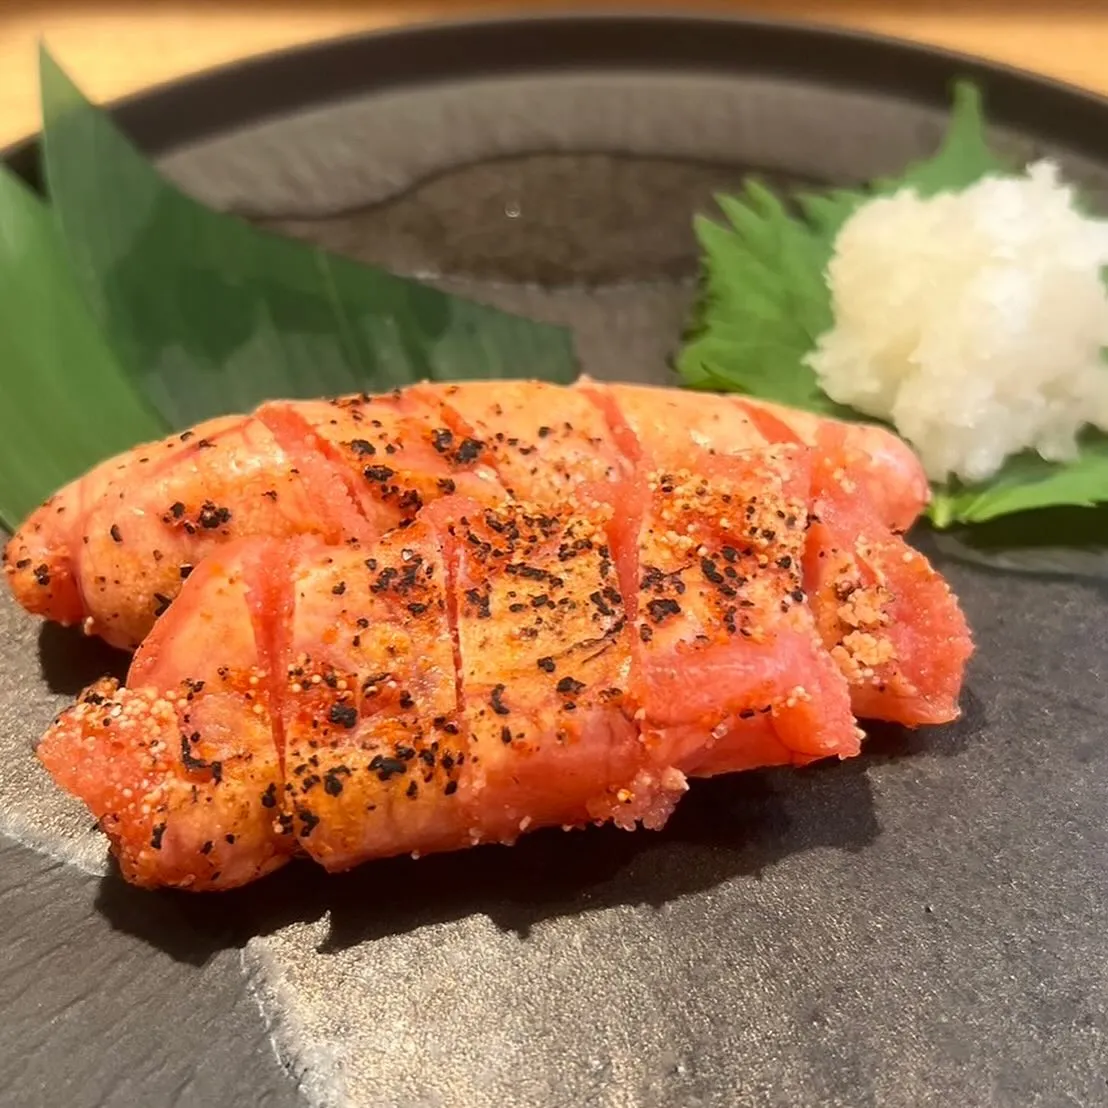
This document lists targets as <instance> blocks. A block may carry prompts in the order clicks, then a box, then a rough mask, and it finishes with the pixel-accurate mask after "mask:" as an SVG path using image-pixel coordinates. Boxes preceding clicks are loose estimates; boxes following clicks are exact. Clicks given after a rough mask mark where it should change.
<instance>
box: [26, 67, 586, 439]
mask: <svg viewBox="0 0 1108 1108" xmlns="http://www.w3.org/2000/svg"><path fill="white" fill-rule="evenodd" d="M40 61H41V82H42V99H43V126H44V130H43V133H44V149H45V164H46V175H47V181H48V185H49V193H50V200H51V203H52V205H53V207H54V210H55V212H56V215H57V219H58V223H59V226H60V228H61V231H62V236H63V239H64V241H65V245H66V248H67V250H68V253H69V257H70V260H71V262H72V264H73V269H74V273H75V275H76V279H77V281H78V284H79V285H80V288H81V290H82V291H83V293H84V295H85V297H86V299H87V300H88V302H89V304H90V305H91V307H92V309H93V313H94V315H95V316H96V318H97V319H98V320H99V321H100V323H101V325H102V326H103V328H104V330H105V333H106V334H107V336H108V339H109V341H110V343H111V345H112V347H113V349H114V350H115V351H116V352H117V354H118V356H119V359H120V361H121V363H122V364H123V366H124V368H125V369H126V370H127V371H128V372H129V373H130V374H132V375H133V377H134V379H135V380H136V382H137V383H138V384H139V385H140V387H141V389H142V391H143V392H144V393H145V395H146V396H148V397H149V399H150V402H151V403H152V404H153V406H154V407H155V408H156V409H157V411H158V412H160V413H161V414H162V415H163V416H164V417H165V418H166V419H167V420H168V421H169V422H170V423H171V424H172V425H173V426H174V427H180V426H184V425H188V424H192V423H195V422H197V421H199V420H201V419H204V418H207V417H209V416H212V415H216V414H221V413H226V412H233V411H243V410H248V409H250V408H251V407H253V406H254V405H256V404H258V403H259V402H261V401H263V400H265V399H268V398H273V397H278V396H282V397H312V396H321V395H331V394H336V393H342V392H352V391H363V390H364V391H369V392H379V391H385V390H388V389H391V388H395V387H397V386H402V385H407V384H410V383H412V382H414V381H417V380H421V379H426V378H430V379H434V380H453V379H459V378H467V377H485V378H489V377H523V376H527V377H540V378H544V379H546V380H549V381H568V380H571V379H572V378H573V377H574V376H576V363H575V359H574V354H573V348H572V342H571V338H570V335H569V333H568V332H567V331H565V330H563V329H562V328H558V327H553V326H548V325H545V324H541V323H537V322H534V321H532V320H527V319H522V318H519V317H516V316H512V315H509V314H507V313H504V312H500V311H497V310H495V309H493V308H489V307H485V306H482V305H479V304H475V303H472V302H470V301H468V300H463V299H461V298H459V297H455V296H451V295H448V294H446V293H443V292H440V291H438V290H436V289H433V288H430V287H428V286H426V285H422V284H420V283H418V282H416V281H413V280H408V279H405V278H402V277H397V276H394V275H392V274H390V273H387V272H384V271H382V270H379V269H375V268H373V267H370V266H365V265H362V264H359V263H357V262H355V261H352V260H350V259H347V258H343V257H339V256H337V255H333V254H329V253H327V252H326V251H323V250H320V249H317V248H315V247H312V246H310V245H307V244H304V243H300V242H296V241H293V240H291V239H287V238H283V237H280V236H277V235H274V234H271V233H269V232H265V231H262V230H259V229H257V228H254V227H252V226H250V225H249V224H247V223H245V222H243V221H241V220H239V219H237V218H235V217H234V216H230V215H227V214H223V213H219V212H215V211H213V210H211V209H209V208H206V207H205V206H204V205H202V204H200V203H198V202H196V201H195V200H193V199H191V198H190V197H188V196H186V195H185V194H184V193H182V192H181V191H180V190H178V189H177V188H175V187H174V186H173V185H171V184H170V183H169V182H168V181H166V180H165V179H164V178H163V177H162V176H161V174H159V173H158V171H157V170H156V169H155V168H154V167H153V166H152V165H151V164H150V163H149V162H148V161H147V160H146V158H145V157H143V155H141V154H140V153H139V152H138V151H137V150H136V149H135V147H134V146H132V144H131V143H130V142H129V141H128V140H127V139H126V138H125V137H124V136H123V134H122V133H121V132H120V131H119V130H118V128H117V127H116V126H115V124H114V123H113V122H112V121H111V119H110V118H109V117H108V115H107V114H106V113H104V112H103V111H101V110H100V109H98V108H96V107H94V106H93V105H92V104H90V103H89V102H88V100H86V99H85V97H84V96H83V95H82V94H81V92H80V91H79V90H78V89H77V88H76V86H75V85H74V84H73V83H72V82H71V81H70V80H69V79H68V77H66V75H65V74H64V73H63V72H62V70H61V69H60V68H59V67H58V65H57V64H56V63H55V62H54V61H53V59H52V58H51V57H50V56H49V54H48V53H46V51H45V50H44V51H43V52H42V54H41V59H40Z"/></svg>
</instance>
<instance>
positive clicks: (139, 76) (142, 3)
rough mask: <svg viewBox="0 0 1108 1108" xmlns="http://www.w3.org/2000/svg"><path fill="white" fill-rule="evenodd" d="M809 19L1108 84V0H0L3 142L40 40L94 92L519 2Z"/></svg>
mask: <svg viewBox="0 0 1108 1108" xmlns="http://www.w3.org/2000/svg"><path fill="white" fill-rule="evenodd" d="M667 8H668V9H670V10H675V9H679V10H680V11H682V12H684V13H691V12H694V11H703V12H706V13H716V14H720V13H732V14H748V15H759V16H775V17H779V18H788V19H805V20H810V21H817V22H821V23H828V24H837V25H840V26H847V27H853V28H860V29H864V30H872V31H877V32H881V33H885V34H891V35H897V36H901V37H904V38H910V39H916V40H918V41H922V42H929V43H934V44H937V45H940V46H945V47H948V48H950V49H954V50H960V51H965V52H969V53H974V54H981V55H985V56H987V57H991V58H993V59H996V60H999V61H1002V62H1007V63H1009V64H1011V65H1016V66H1021V67H1023V68H1027V69H1033V70H1037V71H1038V72H1040V73H1046V74H1048V75H1050V76H1053V77H1057V78H1059V79H1061V80H1065V81H1069V82H1072V83H1074V84H1079V85H1083V86H1085V87H1086V88H1090V89H1095V90H1096V91H1099V92H1103V93H1106V94H1108V61H1106V59H1108V0H683V2H680V0H674V2H671V3H670V4H658V3H650V2H649V0H605V2H603V3H597V2H596V0H561V2H560V3H551V2H534V0H387V2H372V0H360V2H359V0H346V2H341V0H301V2H300V3H293V2H289V0H284V2H280V0H279V2H273V0H268V2H267V0H53V2H51V0H0V145H5V144H7V143H8V142H11V141H13V140H14V139H17V138H19V137H21V136H22V135H25V134H27V133H29V132H31V131H33V130H36V129H37V127H38V120H39V109H38V102H37V88H38V82H37V78H36V60H35V46H36V43H37V42H38V41H39V40H40V39H45V40H46V41H47V42H49V44H50V47H51V49H52V50H53V51H54V53H55V56H56V57H58V58H59V60H60V61H61V62H62V63H63V65H65V66H66V67H67V68H68V69H69V71H70V72H71V73H72V75H73V76H74V77H75V78H76V79H77V80H78V81H79V82H80V84H81V86H82V88H84V90H85V91H86V92H88V93H89V94H91V95H92V96H93V97H95V98H97V99H112V98H114V97H118V96H121V95H125V94H126V93H128V92H132V91H134V90H136V89H139V88H142V87H144V86H147V85H151V84H156V83H158V82H161V81H166V80H170V79H172V78H173V77H177V76H180V75H182V74H185V73H189V72H193V71H196V70H198V69H204V68H207V67H209V66H213V65H218V64H221V63H224V62H228V61H232V60H234V59H235V58H239V57H244V56H247V55H249V54H256V53H262V52H265V51H269V50H275V49H280V48H282V47H286V46H291V45H294V44H296V43H301V42H306V41H311V40H313V39H322V38H330V37H334V36H336V35H344V34H350V33H353V32H357V31H363V30H370V29H373V28H383V27H389V26H396V25H399V24H403V23H411V22H415V21H418V20H433V19H449V18H464V17H467V16H491V15H504V14H509V13H518V12H521V11H524V12H525V11H534V12H539V11H542V12H550V11H568V10H575V11H589V10H604V11H615V10H638V11H645V10H656V9H662V10H665V9H667Z"/></svg>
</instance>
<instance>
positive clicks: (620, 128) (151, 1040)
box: [0, 17, 1108, 1108]
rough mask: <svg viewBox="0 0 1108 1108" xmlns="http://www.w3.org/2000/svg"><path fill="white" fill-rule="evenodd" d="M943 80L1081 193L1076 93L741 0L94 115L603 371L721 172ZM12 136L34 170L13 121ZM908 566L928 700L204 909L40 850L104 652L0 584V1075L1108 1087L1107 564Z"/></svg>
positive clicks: (1013, 1089) (111, 1081)
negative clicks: (835, 743) (521, 837)
mask: <svg viewBox="0 0 1108 1108" xmlns="http://www.w3.org/2000/svg"><path fill="white" fill-rule="evenodd" d="M964 73H968V74H970V75H972V76H975V77H977V78H978V79H979V80H980V81H981V82H982V83H983V85H984V87H985V89H986V92H987V95H988V99H989V105H990V115H991V117H992V118H993V119H994V120H995V121H996V123H997V125H998V130H997V134H996V137H997V139H998V141H1000V142H1002V143H1004V144H1006V145H1007V146H1008V147H1009V148H1010V149H1012V150H1015V151H1017V152H1020V153H1023V154H1027V155H1029V154H1031V153H1033V152H1043V151H1045V152H1050V153H1052V154H1054V155H1055V156H1057V157H1059V158H1060V159H1061V161H1062V163H1063V166H1064V168H1065V169H1066V171H1067V172H1068V173H1069V174H1070V175H1071V176H1073V177H1074V178H1076V179H1077V180H1079V181H1081V182H1082V183H1083V184H1085V185H1086V186H1087V187H1088V188H1089V190H1090V191H1091V192H1092V193H1093V194H1094V195H1098V196H1099V197H1100V198H1101V200H1102V201H1103V200H1104V198H1105V192H1106V191H1108V137H1106V136H1108V106H1106V105H1105V104H1104V103H1103V102H1102V101H1100V100H1098V99H1096V98H1094V97H1091V96H1087V95H1084V94H1082V93H1079V92H1076V91H1074V90H1069V89H1065V88H1062V87H1059V86H1056V85H1052V84H1049V83H1047V82H1045V81H1040V80H1037V79H1035V78H1032V77H1029V76H1025V75H1021V74H1017V73H1013V72H1011V71H1005V70H1001V69H998V68H994V67H991V66H988V65H984V64H981V63H976V62H972V61H969V60H966V59H957V58H952V57H950V56H948V55H944V54H940V53H938V52H934V51H928V50H923V49H919V48H915V47H909V46H904V45H899V44H894V43H888V42H882V41H878V40H874V39H868V38H864V37H859V36H849V35H843V34H837V33H828V32H822V31H816V30H809V29H801V28H791V27H784V26H775V25H768V24H762V23H748V22H738V21H734V22H720V21H698V20H693V19H685V18H675V19H671V20H666V19H662V18H658V17H653V18H641V19H636V18H628V17H619V18H591V19H590V18H580V17H575V18H566V19H550V20H547V19H543V20H539V19H531V20H519V21H506V22H497V23H484V24H474V25H468V26H459V27H437V28H430V29H420V30H412V31H403V32H399V33H394V34H390V35H387V36H379V37H371V38H364V39H356V40H351V41H346V42H341V43H336V44H325V45H322V46H318V47H312V48H309V49H306V50H301V51H295V52H292V53H289V54H285V55H281V56H278V57H275V58H266V59H262V60H261V61H255V62H250V63H248V64H244V65H241V66H236V67H233V68H231V69H228V70H224V71H221V72H219V73H215V74H212V75H207V76H202V77H199V78H196V79H193V80H190V81H186V82H184V83H181V84H179V85H175V86H172V87H169V88H166V89H162V90H158V91H155V92H152V93H149V94H146V95H143V96H141V97H139V98H137V99H135V100H133V101H130V102H128V103H127V104H125V105H123V106H122V107H121V108H120V110H119V117H120V119H121V121H122V122H123V123H124V125H125V126H126V127H127V128H128V129H129V130H130V131H131V133H132V134H134V135H135V136H136V138H137V139H138V140H139V141H140V142H141V143H142V144H143V145H144V146H145V147H146V148H147V149H149V150H151V151H153V152H155V153H156V154H157V155H159V156H160V157H161V158H162V160H163V164H164V165H165V167H166V169H167V170H168V171H169V172H170V173H172V174H173V175H174V176H175V177H176V178H177V179H178V180H180V181H181V182H182V183H183V184H184V185H185V186H186V187H188V188H189V189H190V190H192V191H193V192H195V193H196V194H197V195H200V196H201V197H203V198H204V199H207V200H209V201H210V202H212V203H215V204H218V205H221V206H224V207H228V208H231V209H234V210H237V211H240V212H242V213H243V214H245V215H248V216H250V217H251V218H255V219H259V220H263V221H265V222H268V223H271V224H274V225H277V226H281V227H284V228H286V229H287V230H289V231H290V232H292V233H296V234H302V235H305V236H308V237H312V238H316V239H319V240H320V241H324V242H326V243H328V244H330V245H333V246H337V247H339V248H342V249H346V250H349V251H351V252H353V253H356V254H359V255H361V256H363V257H366V258H368V259H372V260H376V261H380V262H384V263H386V264H388V265H390V266H392V267H394V268H397V269H403V270H406V271H409V272H414V273H420V274H425V275H433V276H434V277H435V278H436V279H438V280H441V281H442V282H443V283H444V284H446V285H448V286H450V287H452V288H459V289H464V290H466V291H468V292H470V293H471V294H474V295H478V296H481V297H484V298H486V299H489V300H492V301H495V302H497V303H501V304H504V305H507V306H512V307H515V308H518V309H523V310H528V311H531V312H533V313H535V314H536V315H540V316H543V317H545V318H551V319H556V320H564V321H566V322H568V323H570V324H572V325H573V326H574V327H575V329H576V331H577V335H578V342H579V349H580V352H581V354H582V358H583V360H584V362H585V365H586V368H587V369H588V370H590V371H591V372H593V373H596V374H598V375H604V376H609V377H625V378H645V379H651V380H667V379H668V377H667V369H666V356H667V355H668V353H669V352H671V350H672V349H673V347H674V344H675V342H676V338H677V335H678V333H679V328H680V324H681V321H682V318H683V312H684V310H685V307H686V305H687V303H688V300H689V297H690V295H691V291H692V281H693V278H694V274H695V249H694V244H693V241H692V237H691V234H690V230H689V223H690V216H691V214H692V213H693V211H694V210H697V209H704V208H705V207H707V206H708V204H709V203H710V196H711V193H712V191H713V190H715V189H720V188H727V187H729V186H731V185H732V184H734V183H735V182H737V181H738V180H739V179H740V178H741V177H742V176H743V174H744V173H745V172H747V171H749V170H750V169H757V170H759V171H762V172H764V173H765V174H767V175H768V176H770V177H773V178H777V179H783V180H790V181H796V180H804V181H814V182H835V183H839V182H844V181H850V180H854V179H857V178H862V177H870V176H874V175H876V174H879V173H883V172H888V171H895V170H896V169H897V168H898V167H900V166H901V165H902V164H903V163H904V161H905V160H906V159H908V158H910V157H913V156H916V155H918V154H921V153H924V152H926V151H927V150H928V149H929V148H930V147H931V146H932V145H933V144H934V141H935V139H936V137H937V135H938V133H939V130H940V127H941V122H942V118H943V112H944V109H945V106H946V102H947V87H948V83H949V81H950V79H951V78H952V77H954V76H956V75H958V74H964ZM77 76H78V77H79V74H78V75H77ZM11 159H12V161H13V163H14V164H16V165H17V166H18V167H19V168H20V169H21V171H22V172H24V173H25V174H26V175H27V176H28V178H29V179H32V180H33V179H34V177H35V173H34V165H35V162H34V152H33V150H32V149H31V148H30V147H25V148H21V149H20V150H17V151H14V152H12V154H11ZM920 541H921V543H923V544H924V545H925V547H927V548H928V549H929V550H930V549H931V542H930V539H929V537H928V536H927V535H926V534H925V535H922V536H920ZM939 560H940V562H941V563H942V564H943V568H944V569H945V570H946V571H947V572H948V574H949V576H950V578H951V580H952V582H953V584H954V586H955V588H956V589H957V591H958V592H959V594H960V595H961V597H962V598H963V601H964V604H965V607H966V609H967V612H968V614H969V617H970V620H971V622H972V624H973V626H974V628H975V631H976V635H977V640H978V644H979V652H978V655H977V657H976V659H975V660H974V662H973V665H972V668H971V672H970V677H969V682H968V688H967V691H966V696H965V705H966V716H965V719H964V721H963V722H961V723H960V724H958V725H957V726H954V727H949V728H944V729H940V730H937V731H934V732H931V733H926V734H913V735H909V734H906V733H903V732H898V731H895V730H886V731H882V732H880V733H878V734H876V735H875V736H874V738H873V740H872V742H871V745H870V748H869V751H868V754H867V756H866V757H864V758H862V759H859V760H856V761H854V762H852V763H849V764H843V765H834V766H822V767H817V768H814V769H811V770H808V771H805V772H800V773H785V772H765V773H761V772H760V773H751V774H746V775H743V776H741V777H737V778H733V779H726V780H719V781H715V782H710V783H704V784H700V785H697V786H696V787H695V788H694V790H693V793H692V795H691V796H690V797H688V798H687V799H686V801H685V802H684V804H683V805H682V807H681V809H680V811H679V813H678V815H677V816H676V817H675V819H674V820H673V823H672V824H671V826H670V827H669V828H668V829H667V830H666V831H665V832H664V833H662V834H650V833H640V834H638V835H634V836H630V835H625V834H620V833H615V832H611V833H609V832H604V831H601V832H596V833H593V832H589V833H588V834H586V835H580V836H561V835H559V834H540V835H537V836H534V837H533V838H531V839H530V840H527V841H525V842H523V843H521V844H520V845H519V846H518V847H516V848H515V849H514V850H512V851H506V850H502V849H485V850H481V851H474V852H470V853H469V854H468V855H465V856H457V857H450V858H434V859H425V860H423V861H421V862H419V863H412V862H410V861H408V860H401V861H395V862H389V863H385V864H382V865H376V866H368V867H364V868H363V869H362V870H360V871H357V872H355V873H353V874H350V875H347V876H345V877H342V878H334V879H325V878H323V877H322V876H320V874H318V873H316V872H314V871H312V870H309V869H307V867H304V868H293V869H290V870H288V871H286V872H284V873H282V874H280V875H278V876H276V877H275V878H273V879H271V880H269V881H267V882H265V883H263V884H261V885H259V886H257V887H255V888H252V889H248V890H245V891H243V892H241V893H236V894H231V895H227V896H224V897H213V898H186V897H181V896H169V895H166V896H156V895H150V894H142V893H138V892H136V891H134V890H132V889H130V888H128V887H126V886H124V885H122V884H121V883H120V882H119V881H118V879H117V878H115V877H114V876H112V875H111V874H110V872H108V874H107V875H106V876H96V875H94V873H89V872H83V871H82V870H81V869H78V868H74V867H73V866H72V865H69V864H65V863H64V862H62V861H58V860H57V859H59V858H61V859H69V860H73V859H77V860H79V861H81V863H82V865H83V866H84V867H85V871H90V870H91V871H96V870H97V869H98V868H101V869H102V868H103V867H102V865H101V856H102V850H101V848H100V845H99V842H98V840H97V839H96V837H95V836H93V835H91V834H90V833H89V832H88V827H87V818H85V817H82V816H81V815H80V811H79V809H78V808H76V807H75V806H72V805H66V804H65V803H63V802H61V801H60V800H59V799H58V798H57V797H56V796H55V794H54V793H53V791H52V790H51V789H50V787H49V786H48V785H47V784H46V783H45V782H44V781H43V779H42V776H41V775H40V774H39V773H38V771H37V768H36V766H35V763H34V762H33V760H32V759H31V756H30V744H31V742H32V741H33V739H34V737H35V736H36V735H37V733H38V732H39V731H40V730H41V727H42V725H43V724H44V723H45V722H46V721H47V720H48V718H49V717H50V715H51V714H52V712H53V711H55V710H56V709H57V707H59V706H60V705H61V704H62V703H64V702H65V700H66V699H67V698H68V697H69V696H71V695H72V694H73V693H74V692H75V691H76V689H77V688H78V687H79V686H80V684H81V683H82V682H84V681H86V680H88V679H89V678H90V677H91V676H93V675H95V674H96V673H98V672H99V671H101V670H102V669H104V668H106V667H110V666H113V665H118V663H119V659H118V658H113V657H109V656H107V655H106V654H103V653H101V652H98V651H97V650H96V648H95V647H94V646H92V645H91V644H89V643H85V642H82V641H81V640H79V639H78V638H77V637H75V636H71V635H68V634H66V633H62V632H59V631H57V630H56V629H46V630H41V631H40V629H39V628H38V627H37V626H36V625H35V624H33V623H32V622H31V621H30V620H28V619H26V618H24V617H23V616H22V614H21V613H18V612H17V611H15V610H14V608H13V606H12V604H11V602H10V601H9V600H8V598H7V596H6V595H5V596H4V597H3V598H2V599H0V752H2V754H3V757H2V758H0V810H2V812H3V819H4V823H3V826H4V827H5V828H6V829H7V830H8V831H9V832H10V833H11V835H12V836H13V840H12V841H10V842H8V843H7V844H6V845H4V847H3V849H2V850H0V933H2V934H3V936H4V940H5V941H4V943H3V947H2V953H0V1005H2V1007H0V1010H2V1011H3V1016H4V1018H3V1019H2V1020H0V1103H3V1104H12V1105H19V1106H21V1108H22V1106H31V1105H44V1106H46V1105H49V1106H56V1105H63V1104H64V1105H73V1106H84V1105H89V1106H91V1105H111V1106H115V1105H120V1106H122V1105H162V1104H174V1105H204V1106H209V1105H211V1106H216V1105H220V1106H222V1105H229V1104H264V1105H271V1106H279V1105H293V1104H296V1103H300V1102H303V1101H304V1099H305V1098H309V1099H310V1100H312V1101H313V1102H315V1103H330V1104H340V1103H349V1104H352V1105H362V1104H366V1105H374V1106H376V1105H401V1104H404V1105H407V1104H412V1105H415V1104H419V1105H424V1104H427V1105H440V1104H441V1105H451V1106H453V1105H462V1106H466V1108H468V1106H470V1105H473V1106H478V1105H486V1104H488V1105H494V1104H495V1105H506V1104H512V1105H525V1106H530V1105H566V1106H570V1105H573V1106H576V1105H586V1104H594V1105H613V1106H616V1105H619V1106H623V1105H644V1106H663V1105H664V1106H678V1105H735V1104H751V1105H754V1104H757V1105H765V1104H781V1105H784V1104H789V1105H817V1104H820V1105H826V1104H843V1105H857V1104H874V1105H876V1104H881V1105H905V1106H907V1105H920V1104H930V1103H935V1104H958V1105H986V1104H989V1105H991V1104H1012V1105H1031V1104H1042V1105H1062V1104H1071V1105H1072V1104H1080V1105H1093V1104H1103V1103H1106V1102H1108V1084H1106V1081H1105V1073H1106V1068H1105V1062H1106V1038H1108V908H1106V905H1108V877H1106V873H1108V867H1106V865H1105V862H1106V860H1108V831H1106V826H1108V823H1106V820H1105V813H1106V812H1108V774H1106V772H1105V769H1106V766H1105V754H1104V739H1105V734H1104V732H1105V721H1106V720H1108V684H1106V682H1105V677H1106V670H1108V588H1106V585H1108V575H1104V574H1103V573H1102V572H1101V565H1102V563H1100V562H1099V561H1096V560H1095V559H1094V561H1093V562H1092V563H1089V562H1083V563H1081V565H1082V570H1081V575H1080V576H1074V577H1065V576H1062V577H1057V576H1055V577H1050V578H1048V577H1045V576H1044V577H1035V576H1029V575H1017V576H1012V575H1002V574H998V573H997V572H996V571H990V570H989V569H987V568H983V567H978V566H972V565H966V564H964V563H962V562H960V561H950V560H947V561H944V560H943V559H942V558H941V557H940V559H939ZM1090 564H1091V565H1092V566H1093V569H1092V570H1090V569H1089V568H1088V566H1089V565H1090ZM15 838H18V839H20V840H21V841H22V842H24V843H32V844H37V849H29V848H28V847H27V846H22V845H17V844H16V842H15V841H14V839H15ZM44 851H45V853H44ZM248 976H249V977H250V980H251V985H250V986H248V982H247V977H248ZM256 997H257V998H260V1000H261V1008H259V1006H258V1005H257V1003H256V999H255V998H256ZM270 1036H272V1042H270V1041H269V1037H270ZM274 1048H275V1049H274ZM286 1069H287V1070H289V1071H290V1073H291V1075H292V1076H290V1075H289V1073H286V1072H285V1070H286Z"/></svg>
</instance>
